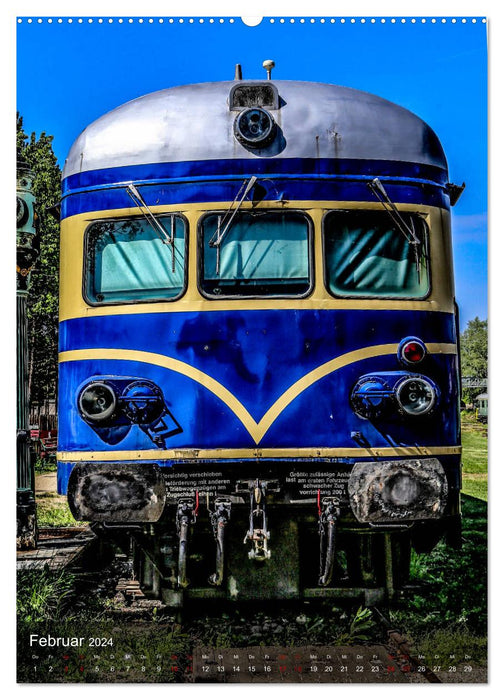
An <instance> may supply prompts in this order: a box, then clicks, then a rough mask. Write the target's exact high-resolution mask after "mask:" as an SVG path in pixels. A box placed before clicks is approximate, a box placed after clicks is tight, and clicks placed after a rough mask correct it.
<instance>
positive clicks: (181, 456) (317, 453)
mask: <svg viewBox="0 0 504 700" xmlns="http://www.w3.org/2000/svg"><path fill="white" fill-rule="evenodd" d="M461 452H462V447H461V446H460V445H454V446H450V445H443V446H439V447H425V446H423V445H419V446H411V447H369V448H364V447H302V448H299V447H282V448H274V447H267V448H264V449H261V448H255V449H237V450H235V449H225V450H224V449H214V450H209V449H198V448H178V449H174V450H117V451H115V452H101V451H98V452H58V455H57V456H58V460H59V461H60V462H88V461H89V462H116V461H123V460H139V459H141V460H145V461H148V460H165V459H170V460H181V461H184V460H190V461H194V460H207V459H274V458H280V457H291V458H304V459H310V458H317V457H348V458H356V457H426V456H428V457H431V456H436V455H437V456H441V455H459V454H461Z"/></svg>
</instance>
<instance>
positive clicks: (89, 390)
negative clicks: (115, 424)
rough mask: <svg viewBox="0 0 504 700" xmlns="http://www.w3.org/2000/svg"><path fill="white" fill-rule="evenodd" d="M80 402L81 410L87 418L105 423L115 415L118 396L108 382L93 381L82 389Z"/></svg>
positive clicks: (94, 421)
mask: <svg viewBox="0 0 504 700" xmlns="http://www.w3.org/2000/svg"><path fill="white" fill-rule="evenodd" d="M78 403H79V410H80V412H81V413H82V415H83V416H84V418H85V419H86V420H88V421H91V422H93V423H103V422H104V421H106V420H108V419H109V418H111V417H112V416H113V415H114V413H115V410H116V406H117V397H116V395H115V392H114V390H113V389H112V387H111V386H109V385H108V384H105V383H104V382H91V384H88V385H87V386H86V387H84V389H83V390H82V391H81V393H80V395H79V400H78Z"/></svg>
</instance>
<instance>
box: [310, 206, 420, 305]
mask: <svg viewBox="0 0 504 700" xmlns="http://www.w3.org/2000/svg"><path fill="white" fill-rule="evenodd" d="M401 216H402V220H403V222H404V223H405V224H407V228H408V229H409V233H408V235H406V233H405V231H404V230H402V229H404V226H402V227H401V226H399V225H398V224H397V223H394V221H393V220H392V219H391V217H390V216H389V214H388V213H387V212H385V211H382V212H379V211H378V212H377V211H366V212H363V211H335V212H330V213H329V214H327V216H326V217H325V219H324V223H323V236H324V264H325V279H326V285H327V288H328V290H329V291H330V292H331V294H333V295H334V296H344V297H388V298H407V299H412V298H422V297H425V296H426V295H427V294H428V292H429V275H428V260H427V225H426V223H425V221H424V219H423V218H422V217H421V216H420V215H418V214H407V213H403V212H401ZM413 233H414V236H413ZM415 238H416V239H417V240H418V241H419V243H418V244H417V245H415V244H414V242H413V241H414V239H415Z"/></svg>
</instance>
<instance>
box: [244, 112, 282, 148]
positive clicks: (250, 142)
mask: <svg viewBox="0 0 504 700" xmlns="http://www.w3.org/2000/svg"><path fill="white" fill-rule="evenodd" d="M275 131H276V124H275V120H274V119H273V117H272V116H271V114H270V113H269V112H267V111H266V110H265V109H261V108H260V107H253V108H251V109H244V110H243V112H240V114H239V115H238V116H237V117H236V119H235V123H234V132H235V136H236V138H237V139H238V141H239V142H240V143H242V144H243V145H244V146H249V147H251V148H260V147H262V146H267V145H268V144H269V143H271V142H272V141H273V139H274V137H275Z"/></svg>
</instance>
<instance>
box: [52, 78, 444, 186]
mask: <svg viewBox="0 0 504 700" xmlns="http://www.w3.org/2000/svg"><path fill="white" fill-rule="evenodd" d="M247 82H249V81H240V83H241V84H244V85H245V84H247ZM250 82H256V81H250ZM272 84H273V85H275V86H276V88H277V89H278V92H279V94H280V98H281V104H282V106H281V107H280V109H278V110H272V112H271V113H272V115H273V116H274V119H275V121H276V122H277V124H278V125H279V127H280V129H281V130H282V133H283V136H284V138H285V147H284V148H283V150H281V152H279V153H278V152H277V153H268V152H266V153H264V152H261V151H255V152H254V151H251V150H248V149H247V148H245V147H244V146H242V145H241V144H240V143H239V142H238V141H237V140H236V138H234V135H233V123H234V120H235V118H236V114H237V112H236V111H230V110H229V106H228V96H229V91H230V89H231V87H232V86H233V85H236V82H235V81H229V82H216V83H199V84H195V85H185V86H181V87H173V88H168V89H166V90H160V91H159V92H154V93H151V94H149V95H145V96H144V97H139V98H137V99H135V100H132V101H131V102H128V103H126V104H124V105H122V106H120V107H118V108H117V109H114V110H113V111H112V112H109V113H108V114H105V115H104V116H103V117H100V118H99V119H97V120H96V121H95V122H93V123H92V124H91V125H90V126H88V127H87V128H86V129H85V130H84V131H83V132H82V133H81V134H80V136H79V137H78V138H77V139H76V141H75V143H74V144H73V146H72V148H71V150H70V153H69V155H68V158H67V160H66V163H65V167H64V170H63V177H68V176H69V175H73V174H75V173H79V172H83V171H87V170H95V169H101V168H113V167H118V166H126V165H140V164H146V163H160V162H178V161H193V160H209V159H210V160H213V159H231V158H245V159H246V158H250V159H255V158H257V157H261V156H262V157H264V156H266V157H271V156H272V155H274V156H275V157H277V158H352V159H355V158H358V159H366V160H396V161H408V162H414V163H421V164H426V165H434V166H438V167H441V168H446V167H447V166H446V159H445V156H444V153H443V150H442V147H441V145H440V143H439V140H438V139H437V137H436V135H435V134H434V132H433V131H432V129H431V128H430V127H429V126H428V125H427V124H425V122H423V121H422V120H421V119H419V117H417V116H416V115H414V114H413V113H412V112H409V111H408V110H406V109H404V108H402V107H399V106H398V105H395V104H393V103H392V102H388V101H387V100H384V99H382V98H380V97H377V96H375V95H371V94H369V93H366V92H362V91H360V90H354V89H351V88H346V87H340V86H338V85H328V84H324V83H309V82H300V81H285V80H273V81H272Z"/></svg>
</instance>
